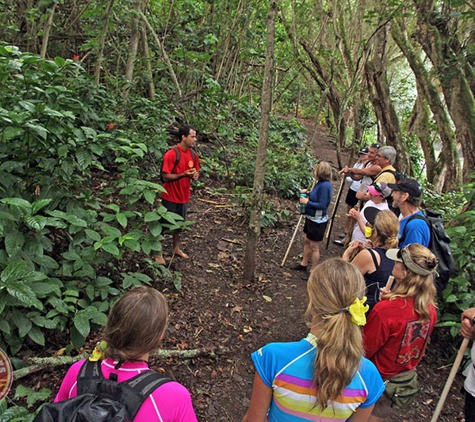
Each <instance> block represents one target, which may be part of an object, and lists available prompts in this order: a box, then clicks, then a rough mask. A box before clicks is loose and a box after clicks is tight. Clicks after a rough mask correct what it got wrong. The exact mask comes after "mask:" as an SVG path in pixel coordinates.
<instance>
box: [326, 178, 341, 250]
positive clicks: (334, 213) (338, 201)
mask: <svg viewBox="0 0 475 422" xmlns="http://www.w3.org/2000/svg"><path fill="white" fill-rule="evenodd" d="M344 186H345V177H342V178H341V183H340V189H339V190H338V195H337V197H336V201H335V206H334V207H333V212H332V216H331V218H330V222H329V223H328V227H327V232H326V233H325V239H327V245H326V246H325V249H328V244H329V243H330V234H331V232H332V228H333V221H334V220H335V215H336V212H337V210H338V204H339V203H340V198H341V194H342V192H343V187H344Z"/></svg>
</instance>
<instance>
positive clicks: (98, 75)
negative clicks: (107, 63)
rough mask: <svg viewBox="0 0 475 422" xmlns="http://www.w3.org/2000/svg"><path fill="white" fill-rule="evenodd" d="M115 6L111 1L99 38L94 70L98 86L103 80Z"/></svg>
mask: <svg viewBox="0 0 475 422" xmlns="http://www.w3.org/2000/svg"><path fill="white" fill-rule="evenodd" d="M113 6H114V0H109V1H108V2H107V7H106V17H105V20H104V25H103V26H102V32H101V36H100V37H99V50H98V52H97V62H96V67H95V69H94V80H95V81H96V83H97V84H98V83H99V81H100V79H101V66H102V59H103V57H104V44H105V42H106V34H107V27H108V26H109V20H110V16H111V12H112V7H113Z"/></svg>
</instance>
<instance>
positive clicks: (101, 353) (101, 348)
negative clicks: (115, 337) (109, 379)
mask: <svg viewBox="0 0 475 422" xmlns="http://www.w3.org/2000/svg"><path fill="white" fill-rule="evenodd" d="M106 349H107V343H106V342H105V341H98V342H97V343H96V347H95V348H94V350H93V351H92V356H90V357H89V360H90V361H91V362H97V361H98V360H104V359H105V358H106Z"/></svg>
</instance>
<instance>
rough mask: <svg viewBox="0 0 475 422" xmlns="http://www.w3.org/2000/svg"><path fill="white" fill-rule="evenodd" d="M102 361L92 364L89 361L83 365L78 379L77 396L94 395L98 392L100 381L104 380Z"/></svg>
mask: <svg viewBox="0 0 475 422" xmlns="http://www.w3.org/2000/svg"><path fill="white" fill-rule="evenodd" d="M103 378H104V375H102V370H101V361H100V360H98V361H97V362H91V361H90V360H89V359H86V361H85V362H84V363H83V364H82V366H81V369H80V370H79V374H78V377H77V387H76V388H77V394H78V396H79V395H81V394H86V393H92V394H94V393H95V392H96V391H97V384H98V381H99V380H101V379H103Z"/></svg>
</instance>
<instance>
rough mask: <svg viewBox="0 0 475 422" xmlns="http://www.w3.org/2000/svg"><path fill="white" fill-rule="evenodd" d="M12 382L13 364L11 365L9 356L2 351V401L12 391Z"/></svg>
mask: <svg viewBox="0 0 475 422" xmlns="http://www.w3.org/2000/svg"><path fill="white" fill-rule="evenodd" d="M12 381H13V371H12V364H11V363H10V359H8V356H7V354H6V353H5V352H4V351H3V350H2V349H0V400H3V399H4V398H5V396H6V395H7V394H8V392H9V391H10V388H11V386H12Z"/></svg>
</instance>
